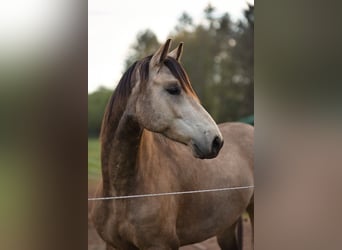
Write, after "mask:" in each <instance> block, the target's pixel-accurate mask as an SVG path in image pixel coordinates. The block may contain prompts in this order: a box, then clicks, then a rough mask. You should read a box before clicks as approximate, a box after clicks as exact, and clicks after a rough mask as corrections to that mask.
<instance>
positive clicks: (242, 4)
mask: <svg viewBox="0 0 342 250" xmlns="http://www.w3.org/2000/svg"><path fill="white" fill-rule="evenodd" d="M209 3H211V5H212V6H214V7H215V8H216V10H217V13H218V14H221V13H224V12H228V13H229V14H230V16H231V18H232V20H237V19H239V18H241V17H242V15H243V10H244V9H246V8H247V3H252V4H254V1H253V0H247V1H246V0H210V1H209V0H196V1H194V0H191V1H190V0H172V1H163V0H144V1H139V0H124V1H116V0H89V1H88V93H91V92H93V91H95V90H96V89H98V88H99V86H105V87H108V88H110V89H114V87H115V86H116V84H117V83H118V81H119V80H120V77H121V75H122V73H123V67H124V61H125V59H126V57H127V55H128V52H129V47H130V45H132V44H133V43H134V41H135V38H136V35H137V34H138V32H139V31H142V30H145V29H150V30H152V31H153V32H154V33H155V35H156V36H157V38H158V41H159V42H162V41H166V39H167V38H168V35H169V33H170V32H171V31H172V30H173V28H174V27H175V25H176V24H177V20H178V18H179V17H180V15H181V13H183V12H184V11H185V12H187V13H188V14H189V15H190V16H191V17H192V18H193V20H194V23H199V22H200V20H201V19H203V17H204V16H203V10H204V8H205V7H206V6H207V5H208V4H209ZM185 49H186V44H185Z"/></svg>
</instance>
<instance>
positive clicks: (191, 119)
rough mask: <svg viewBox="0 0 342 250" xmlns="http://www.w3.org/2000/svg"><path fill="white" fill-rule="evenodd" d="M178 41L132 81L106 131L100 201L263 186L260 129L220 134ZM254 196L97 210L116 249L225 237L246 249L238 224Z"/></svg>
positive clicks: (126, 81) (177, 198) (112, 105)
mask: <svg viewBox="0 0 342 250" xmlns="http://www.w3.org/2000/svg"><path fill="white" fill-rule="evenodd" d="M170 44H171V40H170V39H169V40H167V42H166V43H165V44H164V45H163V46H161V47H160V48H159V50H158V51H157V52H156V53H154V54H153V55H151V56H148V57H146V58H144V59H142V60H140V61H137V62H135V63H134V64H133V65H132V66H131V67H130V68H129V69H128V70H127V71H126V72H125V73H124V75H123V76H122V78H121V80H120V82H119V84H118V86H117V87H116V89H115V91H114V93H113V95H112V97H111V99H110V101H109V103H108V105H107V108H106V111H105V114H104V118H103V122H102V130H101V164H102V183H101V185H100V186H99V189H98V191H97V194H96V196H97V197H111V196H127V195H139V194H153V193H164V192H177V191H189V190H203V189H217V188H225V187H237V186H251V185H253V133H254V132H253V127H252V126H249V125H246V124H241V123H224V124H220V125H219V126H217V125H216V123H215V122H214V120H213V119H212V118H211V116H210V115H209V114H208V113H207V111H206V110H205V109H204V108H203V107H202V106H201V104H200V102H199V99H198V97H197V95H196V94H195V92H194V90H193V88H192V87H191V84H190V81H189V78H188V76H187V74H186V72H185V70H184V68H183V67H182V65H181V64H180V57H181V54H182V50H183V44H182V43H181V44H180V45H179V46H178V47H177V48H176V49H175V50H173V51H172V52H169V48H170ZM252 195H253V190H252V189H241V190H227V191H224V192H206V193H196V194H184V195H168V196H158V197H144V198H135V199H122V200H101V201H96V202H95V204H94V209H93V213H92V219H93V222H94V225H95V228H96V230H97V232H98V234H99V235H100V236H101V238H102V239H103V240H104V241H105V242H106V244H107V249H108V250H109V249H148V250H152V249H178V248H179V247H180V246H183V245H187V244H192V243H196V242H200V241H203V240H205V239H208V238H210V237H212V236H217V239H218V244H219V245H220V247H221V248H222V249H231V250H233V249H238V242H237V240H236V237H235V228H236V225H237V223H238V221H239V219H240V217H241V215H242V214H243V213H244V211H245V210H246V208H247V207H248V208H251V207H252V204H253V203H252Z"/></svg>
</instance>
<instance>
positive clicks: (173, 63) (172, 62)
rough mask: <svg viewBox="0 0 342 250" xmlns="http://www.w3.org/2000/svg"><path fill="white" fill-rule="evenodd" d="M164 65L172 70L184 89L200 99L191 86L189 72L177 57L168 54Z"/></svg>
mask: <svg viewBox="0 0 342 250" xmlns="http://www.w3.org/2000/svg"><path fill="white" fill-rule="evenodd" d="M164 65H165V66H166V67H167V68H168V69H169V70H170V71H171V73H172V75H173V76H174V77H176V78H177V80H178V81H179V82H180V84H181V87H182V89H183V90H184V91H185V92H186V93H188V94H191V95H192V96H194V97H195V98H196V99H197V100H198V97H197V95H196V93H195V91H194V89H193V88H192V86H191V83H190V79H189V77H188V74H187V73H186V71H185V69H184V68H183V66H182V65H181V64H180V63H179V62H178V61H177V60H176V59H174V58H173V57H170V56H168V57H167V58H166V59H165V60H164Z"/></svg>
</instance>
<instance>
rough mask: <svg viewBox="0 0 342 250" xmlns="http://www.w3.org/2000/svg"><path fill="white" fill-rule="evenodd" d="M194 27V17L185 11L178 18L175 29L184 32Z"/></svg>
mask: <svg viewBox="0 0 342 250" xmlns="http://www.w3.org/2000/svg"><path fill="white" fill-rule="evenodd" d="M192 28H193V20H192V17H191V16H190V15H189V14H188V13H186V12H183V13H182V15H181V16H180V17H179V18H178V24H177V25H176V27H175V30H176V31H177V32H183V31H190V30H191V29H192Z"/></svg>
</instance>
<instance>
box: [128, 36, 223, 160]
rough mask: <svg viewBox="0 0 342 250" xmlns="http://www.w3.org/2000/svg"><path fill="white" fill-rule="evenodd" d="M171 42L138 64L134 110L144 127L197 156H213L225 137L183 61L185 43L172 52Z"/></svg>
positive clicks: (133, 94) (134, 91) (217, 151)
mask: <svg viewBox="0 0 342 250" xmlns="http://www.w3.org/2000/svg"><path fill="white" fill-rule="evenodd" d="M170 45H171V39H169V40H167V41H166V43H165V44H164V45H162V46H161V47H160V48H159V49H158V50H157V51H156V52H155V53H154V54H153V55H152V56H150V57H148V60H147V61H148V63H147V64H145V66H144V65H140V67H138V70H137V77H136V79H135V81H136V82H135V84H134V85H135V86H134V88H133V90H132V96H135V98H133V99H134V103H131V105H133V112H132V113H133V114H134V116H135V118H136V119H137V121H138V122H139V124H140V125H141V126H142V127H143V128H145V129H147V130H150V131H152V132H156V133H161V134H163V135H164V136H166V137H168V138H170V139H172V140H174V141H177V142H180V143H183V144H185V145H187V146H189V147H190V148H191V150H192V153H193V155H194V156H195V157H197V158H201V159H210V158H214V157H216V156H217V154H218V153H219V151H220V149H221V147H222V145H223V137H222V135H221V132H220V130H219V128H218V127H217V125H216V123H215V121H214V120H213V119H212V117H211V116H210V115H209V114H208V112H207V111H206V110H205V109H204V108H203V107H202V105H201V104H200V102H199V99H198V97H197V95H196V93H195V91H194V90H193V88H192V87H191V84H190V80H189V78H188V76H187V73H186V72H185V70H184V68H183V67H182V65H181V64H180V58H181V55H182V50H183V43H180V44H179V46H178V47H177V48H176V49H175V50H173V51H171V52H169V48H170ZM145 62H146V60H145ZM139 76H140V77H139ZM142 76H145V80H144V81H143V79H142V78H144V77H142Z"/></svg>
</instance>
